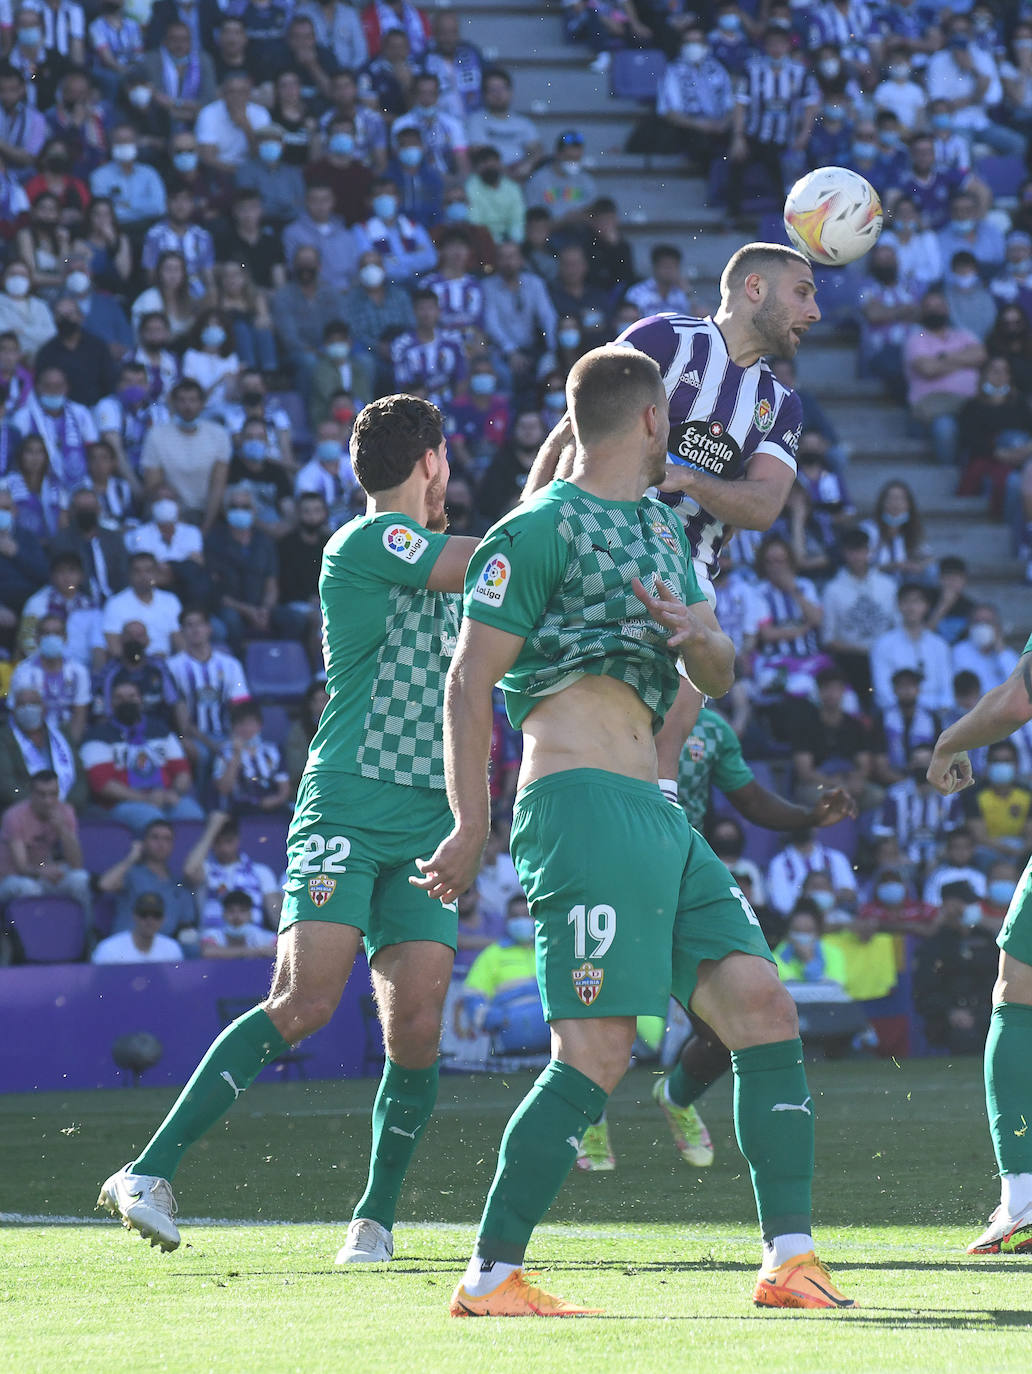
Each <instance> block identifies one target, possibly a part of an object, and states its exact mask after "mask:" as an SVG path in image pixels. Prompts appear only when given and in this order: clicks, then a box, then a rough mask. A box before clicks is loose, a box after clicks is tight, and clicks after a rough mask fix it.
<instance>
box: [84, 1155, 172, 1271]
mask: <svg viewBox="0 0 1032 1374" xmlns="http://www.w3.org/2000/svg"><path fill="white" fill-rule="evenodd" d="M97 1206H98V1207H106V1208H107V1209H108V1211H109V1212H110V1213H111V1214H112V1216H116V1217H121V1218H122V1225H123V1226H124V1227H125V1229H126V1230H127V1231H139V1233H140V1235H141V1236H142V1237H143V1238H144V1240H149V1241H150V1243H151V1245H152V1246H153V1245H160V1246H161V1248H162V1250H165V1251H169V1250H175V1249H176V1247H177V1246H178V1245H179V1228H178V1227H177V1226H176V1223H175V1222H174V1221H173V1220H172V1218H173V1217H174V1216H175V1214H176V1212H177V1211H178V1210H179V1209H178V1208H177V1207H176V1200H175V1198H174V1197H173V1196H172V1188H171V1186H170V1184H169V1183H168V1181H167V1180H166V1179H163V1178H155V1177H154V1176H153V1175H152V1174H134V1173H133V1172H132V1170H131V1168H130V1166H129V1165H128V1164H127V1165H125V1167H124V1168H122V1169H119V1171H118V1173H117V1174H112V1175H111V1177H110V1178H109V1179H108V1181H107V1182H106V1183H105V1184H104V1186H103V1188H101V1190H100V1197H99V1198H97Z"/></svg>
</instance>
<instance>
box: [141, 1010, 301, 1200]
mask: <svg viewBox="0 0 1032 1374" xmlns="http://www.w3.org/2000/svg"><path fill="white" fill-rule="evenodd" d="M289 1049H290V1046H289V1045H288V1044H287V1042H286V1041H285V1040H284V1039H283V1036H282V1035H280V1033H279V1031H278V1030H277V1029H276V1027H275V1026H274V1025H273V1024H272V1022H271V1021H270V1020H269V1017H268V1014H267V1013H266V1012H265V1011H264V1010H263V1009H262V1008H261V1007H255V1008H254V1010H253V1011H249V1012H248V1013H247V1014H246V1015H245V1016H241V1017H240V1018H239V1020H236V1021H234V1022H233V1024H232V1025H230V1026H227V1027H226V1029H225V1030H224V1031H223V1032H222V1034H221V1035H220V1036H219V1038H218V1039H217V1040H215V1041H214V1042H213V1043H212V1046H211V1048H210V1049H209V1050H208V1053H207V1054H206V1055H205V1056H204V1058H203V1059H202V1060H201V1062H200V1063H199V1064H198V1066H197V1068H196V1069H195V1070H194V1073H193V1077H192V1078H191V1079H190V1081H189V1083H187V1085H186V1087H185V1088H184V1089H183V1091H182V1092H181V1093H180V1094H179V1098H178V1100H177V1101H176V1104H175V1106H174V1107H173V1108H172V1110H171V1111H170V1112H169V1114H168V1116H166V1118H165V1120H164V1121H163V1122H162V1123H161V1125H160V1126H159V1127H158V1129H157V1130H156V1131H155V1133H154V1135H153V1136H152V1137H151V1139H150V1143H149V1144H148V1145H147V1146H146V1148H145V1149H144V1151H143V1154H142V1155H140V1157H139V1158H138V1159H137V1161H136V1163H135V1164H133V1166H132V1170H133V1173H137V1174H153V1175H155V1176H156V1177H158V1178H165V1179H169V1180H171V1179H172V1178H173V1177H174V1176H175V1172H176V1169H177V1168H178V1167H179V1161H180V1160H181V1159H182V1157H183V1155H184V1154H185V1153H186V1151H187V1150H188V1149H189V1148H190V1146H191V1145H192V1144H193V1143H194V1142H195V1141H197V1140H200V1138H201V1136H202V1135H204V1134H205V1132H206V1131H210V1130H211V1128H212V1126H214V1125H215V1123H216V1121H218V1120H219V1119H220V1118H221V1117H223V1116H225V1114H226V1112H227V1111H228V1110H229V1108H230V1107H232V1105H233V1103H234V1102H235V1101H236V1099H237V1098H238V1097H239V1096H240V1094H241V1093H242V1092H243V1091H244V1089H245V1088H249V1087H250V1086H251V1084H252V1083H253V1082H254V1080H255V1079H256V1078H257V1077H258V1075H259V1073H261V1071H262V1069H264V1068H265V1066H266V1064H271V1063H272V1061H273V1060H274V1059H278V1058H279V1056H280V1055H281V1054H284V1053H285V1052H286V1051H287V1050H289Z"/></svg>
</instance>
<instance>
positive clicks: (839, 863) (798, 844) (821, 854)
mask: <svg viewBox="0 0 1032 1374" xmlns="http://www.w3.org/2000/svg"><path fill="white" fill-rule="evenodd" d="M817 872H821V873H827V874H828V877H829V878H830V879H831V885H832V888H833V890H834V892H835V900H836V901H837V902H839V903H840V904H843V905H845V906H852V905H853V904H854V903H855V900H856V877H855V876H854V873H853V866H852V864H851V863H850V861H849V859H848V858H847V856H846V855H845V854H843V852H842V851H841V850H840V849H835V848H833V847H831V846H830V845H825V844H823V843H822V842H821V841H820V840H818V839H816V837H815V835H814V832H813V830H810V829H807V830H798V831H795V832H793V834H792V837H791V842H790V843H788V844H786V845H785V847H784V848H783V849H782V850H781V851H780V852H779V853H778V854H775V855H774V858H773V859H772V860H771V862H770V865H769V866H768V868H767V893H768V896H769V900H770V904H771V906H772V907H774V909H775V910H776V911H779V912H781V914H782V915H783V916H787V915H788V913H789V912H790V911H791V910H792V908H793V907H794V906H795V903H796V900H797V898H798V897H799V894H800V893H801V892H802V889H803V883H804V882H805V881H806V877H807V874H809V873H817Z"/></svg>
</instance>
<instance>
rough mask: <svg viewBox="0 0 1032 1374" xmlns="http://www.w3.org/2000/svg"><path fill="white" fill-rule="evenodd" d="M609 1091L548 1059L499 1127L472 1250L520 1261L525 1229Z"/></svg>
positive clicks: (551, 1193) (555, 1187)
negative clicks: (501, 1130) (495, 1158)
mask: <svg viewBox="0 0 1032 1374" xmlns="http://www.w3.org/2000/svg"><path fill="white" fill-rule="evenodd" d="M608 1096H609V1094H608V1093H606V1092H604V1091H603V1090H602V1089H601V1088H600V1087H599V1086H598V1084H597V1083H593V1082H592V1081H591V1079H590V1078H587V1077H585V1075H584V1074H582V1073H581V1072H580V1070H579V1069H575V1068H573V1067H572V1066H571V1065H569V1064H562V1063H560V1062H559V1061H558V1060H555V1059H553V1060H552V1062H551V1063H550V1064H549V1065H548V1066H547V1067H546V1068H545V1070H544V1072H543V1073H542V1074H541V1076H540V1077H539V1078H538V1080H537V1082H536V1083H535V1084H534V1086H533V1087H532V1088H531V1090H530V1092H529V1093H528V1094H527V1096H526V1097H525V1098H524V1099H523V1101H522V1102H521V1103H520V1105H519V1106H518V1107H517V1108H516V1111H515V1112H514V1113H513V1115H512V1117H511V1118H510V1120H509V1124H508V1126H506V1128H505V1134H504V1135H503V1136H502V1145H501V1149H500V1150H499V1153H498V1169H497V1171H496V1173H495V1177H494V1183H492V1185H491V1191H490V1193H489V1194H488V1197H487V1206H486V1207H485V1208H484V1216H483V1219H482V1220H481V1222H480V1231H479V1232H478V1234H477V1244H476V1249H475V1251H474V1255H475V1257H476V1258H477V1259H480V1260H501V1261H502V1262H503V1263H505V1264H522V1262H523V1255H524V1252H525V1250H526V1248H527V1242H528V1241H529V1240H530V1236H531V1232H532V1231H533V1230H534V1227H535V1226H536V1225H537V1224H538V1222H539V1221H540V1220H541V1218H542V1217H543V1216H544V1215H545V1213H546V1212H547V1211H548V1209H549V1207H551V1205H552V1203H553V1202H554V1201H555V1199H556V1197H557V1196H558V1194H559V1189H560V1188H561V1187H562V1186H563V1183H564V1181H565V1179H566V1176H567V1174H568V1173H569V1172H570V1170H571V1169H572V1168H573V1162H574V1160H575V1159H576V1158H577V1146H578V1142H579V1141H580V1138H581V1136H582V1135H583V1134H584V1132H585V1131H586V1130H587V1128H588V1127H589V1126H590V1125H591V1124H592V1123H593V1122H595V1121H598V1119H599V1118H600V1117H601V1115H602V1113H603V1111H604V1110H605V1106H606V1101H607V1100H608Z"/></svg>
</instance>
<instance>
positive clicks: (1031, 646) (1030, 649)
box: [1021, 635, 1032, 654]
mask: <svg viewBox="0 0 1032 1374" xmlns="http://www.w3.org/2000/svg"><path fill="white" fill-rule="evenodd" d="M1021 652H1022V653H1023V654H1032V635H1029V637H1028V643H1027V644H1026V645H1025V647H1024V648H1023V649H1022V651H1021Z"/></svg>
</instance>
